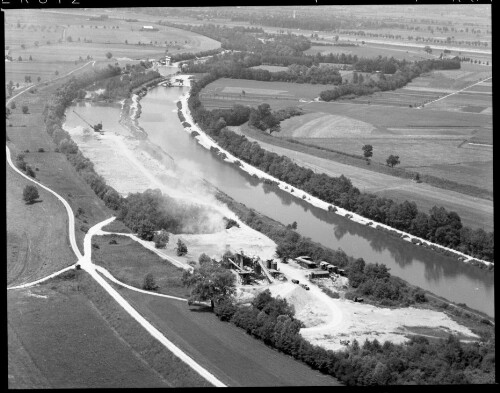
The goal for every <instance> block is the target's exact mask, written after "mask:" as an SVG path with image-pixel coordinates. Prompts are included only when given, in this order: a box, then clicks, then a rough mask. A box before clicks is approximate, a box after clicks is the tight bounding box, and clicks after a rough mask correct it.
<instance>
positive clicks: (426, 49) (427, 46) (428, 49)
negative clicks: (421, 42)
mask: <svg viewBox="0 0 500 393" xmlns="http://www.w3.org/2000/svg"><path fill="white" fill-rule="evenodd" d="M424 51H426V52H427V53H432V49H431V47H430V46H429V45H426V46H425V47H424Z"/></svg>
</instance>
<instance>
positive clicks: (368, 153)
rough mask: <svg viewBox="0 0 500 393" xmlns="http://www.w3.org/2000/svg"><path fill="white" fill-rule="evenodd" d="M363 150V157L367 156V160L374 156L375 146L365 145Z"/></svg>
mask: <svg viewBox="0 0 500 393" xmlns="http://www.w3.org/2000/svg"><path fill="white" fill-rule="evenodd" d="M362 150H363V155H364V156H365V158H366V159H368V158H370V157H371V156H373V146H372V145H364V146H363V147H362Z"/></svg>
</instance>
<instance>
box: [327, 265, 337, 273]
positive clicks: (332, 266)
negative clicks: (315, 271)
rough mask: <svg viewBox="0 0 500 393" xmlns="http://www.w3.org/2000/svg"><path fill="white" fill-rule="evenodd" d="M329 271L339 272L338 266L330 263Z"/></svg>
mask: <svg viewBox="0 0 500 393" xmlns="http://www.w3.org/2000/svg"><path fill="white" fill-rule="evenodd" d="M326 268H327V270H328V272H330V273H338V270H339V269H338V267H337V266H335V265H328V266H327V267H326Z"/></svg>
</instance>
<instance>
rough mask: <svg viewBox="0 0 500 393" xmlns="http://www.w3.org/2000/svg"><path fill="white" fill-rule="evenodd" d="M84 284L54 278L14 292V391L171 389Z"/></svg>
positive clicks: (11, 367) (11, 312) (11, 337)
mask: <svg viewBox="0 0 500 393" xmlns="http://www.w3.org/2000/svg"><path fill="white" fill-rule="evenodd" d="M84 274H85V273H84ZM79 285H80V284H79V282H78V281H75V280H70V282H66V281H65V280H62V279H53V280H50V281H49V282H47V283H46V284H44V285H41V286H38V287H35V288H31V289H24V290H16V291H10V292H8V295H7V300H8V302H7V304H8V308H7V312H8V324H7V326H8V333H9V334H8V337H9V343H8V344H9V348H8V360H9V362H8V364H9V388H14V389H15V388H25V389H26V388H43V387H47V388H119V387H129V388H132V387H168V386H171V384H170V383H169V382H168V381H167V380H165V379H164V378H162V377H161V376H159V375H158V374H157V373H156V372H154V371H153V370H151V369H150V367H149V365H148V364H147V363H145V361H144V360H143V359H142V358H141V357H140V356H139V354H138V353H137V352H134V351H133V350H131V348H130V346H129V344H128V343H127V342H126V341H124V340H123V338H122V337H120V336H119V335H118V334H117V332H116V331H115V330H114V329H113V328H112V327H111V326H109V324H108V323H107V322H106V321H105V320H104V319H103V318H102V316H101V314H100V312H99V311H98V310H97V309H96V308H95V306H94V305H93V304H92V303H91V302H90V301H89V300H88V299H87V298H86V297H85V296H84V294H83V293H82V292H81V291H80V290H79V289H80V288H79ZM103 295H104V294H103ZM104 296H106V295H104ZM127 322H128V323H133V321H132V320H130V321H127Z"/></svg>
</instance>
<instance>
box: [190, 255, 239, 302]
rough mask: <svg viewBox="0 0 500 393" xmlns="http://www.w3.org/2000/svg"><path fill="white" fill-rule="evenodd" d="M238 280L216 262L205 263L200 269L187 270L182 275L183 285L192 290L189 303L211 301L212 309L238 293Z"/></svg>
mask: <svg viewBox="0 0 500 393" xmlns="http://www.w3.org/2000/svg"><path fill="white" fill-rule="evenodd" d="M235 282H236V278H235V276H234V275H233V274H232V273H231V271H229V270H228V269H224V268H223V267H221V266H220V264H219V263H218V262H216V261H213V260H210V262H208V261H207V262H204V263H203V264H201V265H200V267H199V268H198V269H195V270H193V271H189V270H186V271H184V273H183V275H182V284H183V285H184V286H187V287H188V288H191V294H190V297H189V301H201V302H204V301H207V300H210V303H211V306H212V309H213V308H214V305H215V304H216V303H220V302H221V301H223V300H225V299H229V297H230V296H231V295H233V294H234V292H235V291H236V287H235Z"/></svg>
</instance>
